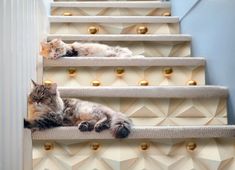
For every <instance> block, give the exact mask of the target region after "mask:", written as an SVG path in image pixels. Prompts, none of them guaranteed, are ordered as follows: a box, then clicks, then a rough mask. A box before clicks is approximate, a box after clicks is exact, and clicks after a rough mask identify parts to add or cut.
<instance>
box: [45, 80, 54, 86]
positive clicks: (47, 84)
mask: <svg viewBox="0 0 235 170" xmlns="http://www.w3.org/2000/svg"><path fill="white" fill-rule="evenodd" d="M52 83H53V82H52V81H50V80H45V81H44V85H46V86H50V85H51V84H52Z"/></svg>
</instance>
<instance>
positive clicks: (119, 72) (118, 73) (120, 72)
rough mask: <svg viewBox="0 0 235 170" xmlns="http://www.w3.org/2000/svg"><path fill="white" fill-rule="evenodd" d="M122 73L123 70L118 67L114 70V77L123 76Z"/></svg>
mask: <svg viewBox="0 0 235 170" xmlns="http://www.w3.org/2000/svg"><path fill="white" fill-rule="evenodd" d="M124 73H125V69H124V68H122V67H118V68H117V69H116V75H117V76H118V77H121V76H123V74H124Z"/></svg>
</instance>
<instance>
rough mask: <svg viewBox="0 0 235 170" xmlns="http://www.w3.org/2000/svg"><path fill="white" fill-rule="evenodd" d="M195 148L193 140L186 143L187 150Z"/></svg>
mask: <svg viewBox="0 0 235 170" xmlns="http://www.w3.org/2000/svg"><path fill="white" fill-rule="evenodd" d="M196 148H197V144H196V143H194V142H188V143H187V145H186V149H187V150H188V151H194V150H195V149H196Z"/></svg>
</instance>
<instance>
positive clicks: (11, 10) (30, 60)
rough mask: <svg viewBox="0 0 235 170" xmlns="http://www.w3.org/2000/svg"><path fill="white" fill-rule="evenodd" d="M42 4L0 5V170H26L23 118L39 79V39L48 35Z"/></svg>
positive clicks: (24, 0) (28, 0)
mask: <svg viewBox="0 0 235 170" xmlns="http://www.w3.org/2000/svg"><path fill="white" fill-rule="evenodd" d="M42 3H43V1H41V0H1V1H0V77H1V79H0V170H22V169H23V164H22V163H23V162H22V159H23V156H22V155H23V151H22V143H23V138H22V136H23V135H22V133H23V117H24V116H25V115H26V112H27V94H28V92H29V87H30V79H31V78H32V79H35V78H36V60H37V54H38V47H39V39H41V38H42V36H43V35H44V32H45V31H43V29H44V28H45V26H44V24H42V23H44V22H45V12H43V8H44V6H43V5H42ZM47 3H48V2H47ZM42 14H43V15H42ZM43 16H44V17H43Z"/></svg>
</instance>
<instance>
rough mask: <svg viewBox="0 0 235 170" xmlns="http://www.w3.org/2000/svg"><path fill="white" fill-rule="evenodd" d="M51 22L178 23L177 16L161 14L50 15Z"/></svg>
mask: <svg viewBox="0 0 235 170" xmlns="http://www.w3.org/2000/svg"><path fill="white" fill-rule="evenodd" d="M48 18H49V21H50V22H51V23H57V22H69V23H71V22H75V23H89V22H93V23H104V22H108V23H151V24H153V23H178V22H179V18H178V17H162V16H50V17H48Z"/></svg>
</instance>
